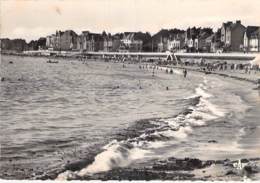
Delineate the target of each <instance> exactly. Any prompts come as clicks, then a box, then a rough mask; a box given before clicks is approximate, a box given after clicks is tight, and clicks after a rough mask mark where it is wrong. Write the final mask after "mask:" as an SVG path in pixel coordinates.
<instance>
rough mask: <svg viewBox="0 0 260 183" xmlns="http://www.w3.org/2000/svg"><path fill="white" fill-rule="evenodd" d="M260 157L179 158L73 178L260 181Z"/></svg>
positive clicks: (74, 177)
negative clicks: (231, 158) (234, 159)
mask: <svg viewBox="0 0 260 183" xmlns="http://www.w3.org/2000/svg"><path fill="white" fill-rule="evenodd" d="M259 173H260V158H253V159H242V160H238V161H231V160H229V159H226V160H217V161H214V160H208V161H202V160H199V159H191V158H185V159H176V158H173V157H171V158H168V159H166V160H160V161H156V163H154V164H152V165H151V166H149V167H140V168H131V167H128V168H116V169H113V170H110V171H108V172H102V173H97V174H94V175H86V176H84V177H79V176H77V175H75V174H73V176H69V177H68V179H69V180H233V181H234V180H238V181H239V180H245V179H246V180H259Z"/></svg>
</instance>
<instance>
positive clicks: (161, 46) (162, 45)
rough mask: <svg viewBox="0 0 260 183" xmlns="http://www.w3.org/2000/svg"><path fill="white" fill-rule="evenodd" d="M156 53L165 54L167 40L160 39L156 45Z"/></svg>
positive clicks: (164, 38) (165, 38)
mask: <svg viewBox="0 0 260 183" xmlns="http://www.w3.org/2000/svg"><path fill="white" fill-rule="evenodd" d="M157 50H158V52H165V51H167V50H168V38H167V37H161V41H160V42H159V43H158V45H157Z"/></svg>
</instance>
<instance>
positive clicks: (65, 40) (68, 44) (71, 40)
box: [60, 30, 78, 51]
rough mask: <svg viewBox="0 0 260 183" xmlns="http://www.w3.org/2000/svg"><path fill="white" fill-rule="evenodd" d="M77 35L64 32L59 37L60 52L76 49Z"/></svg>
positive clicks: (72, 32)
mask: <svg viewBox="0 0 260 183" xmlns="http://www.w3.org/2000/svg"><path fill="white" fill-rule="evenodd" d="M77 37H78V35H77V34H76V33H75V32H74V31H73V30H66V31H65V32H63V33H62V34H61V35H60V48H61V50H65V51H66V50H75V49H76V48H77Z"/></svg>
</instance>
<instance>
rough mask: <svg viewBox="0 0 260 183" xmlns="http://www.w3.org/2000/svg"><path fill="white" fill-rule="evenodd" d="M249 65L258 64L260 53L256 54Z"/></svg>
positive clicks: (259, 62)
mask: <svg viewBox="0 0 260 183" xmlns="http://www.w3.org/2000/svg"><path fill="white" fill-rule="evenodd" d="M250 63H251V65H258V66H260V55H257V56H256V57H255V59H254V60H252V61H251V62H250Z"/></svg>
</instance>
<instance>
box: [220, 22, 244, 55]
mask: <svg viewBox="0 0 260 183" xmlns="http://www.w3.org/2000/svg"><path fill="white" fill-rule="evenodd" d="M245 30H246V28H245V26H243V25H242V24H241V21H240V20H238V21H236V22H235V23H233V22H227V23H223V24H222V27H221V42H222V43H223V47H224V50H225V51H242V50H243V43H244V33H245Z"/></svg>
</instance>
